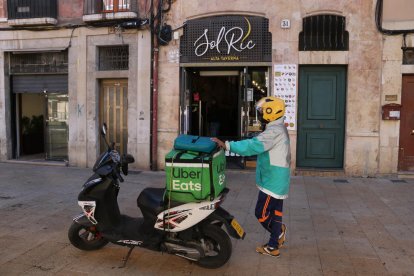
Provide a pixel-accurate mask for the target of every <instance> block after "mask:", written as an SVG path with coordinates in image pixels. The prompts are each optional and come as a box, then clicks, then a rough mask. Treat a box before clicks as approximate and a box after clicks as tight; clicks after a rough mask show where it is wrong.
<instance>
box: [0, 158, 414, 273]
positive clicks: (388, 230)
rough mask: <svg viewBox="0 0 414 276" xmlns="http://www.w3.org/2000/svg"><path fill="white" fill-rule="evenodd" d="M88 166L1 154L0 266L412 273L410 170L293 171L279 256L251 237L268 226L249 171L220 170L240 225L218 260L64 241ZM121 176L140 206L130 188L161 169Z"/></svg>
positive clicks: (129, 208) (124, 192)
mask: <svg viewBox="0 0 414 276" xmlns="http://www.w3.org/2000/svg"><path fill="white" fill-rule="evenodd" d="M90 174H91V170H90V169H79V168H67V167H51V166H34V165H26V164H10V163H0V216H1V220H0V275H209V274H211V275H414V215H413V212H414V180H405V181H401V180H400V181H391V180H392V179H391V180H390V179H385V178H347V179H343V178H342V179H335V178H321V177H292V185H291V191H290V197H289V199H287V200H286V201H285V208H284V221H285V222H286V224H287V225H288V235H287V242H286V247H285V248H283V249H282V250H281V257H280V258H279V259H274V258H270V257H267V256H262V255H259V254H257V253H256V252H255V246H256V245H258V244H263V243H265V242H266V240H267V238H268V234H266V233H265V231H264V230H263V229H262V227H261V226H260V225H259V223H258V222H257V221H256V219H255V217H254V206H255V201H256V197H257V188H256V187H255V185H254V173H253V172H244V171H243V172H240V171H228V173H227V178H228V187H229V188H230V193H229V195H228V197H227V199H226V202H225V203H224V208H225V209H227V210H228V211H229V212H230V213H232V214H233V215H235V217H236V218H237V219H238V221H239V222H240V223H241V224H242V226H243V227H244V228H245V230H246V232H247V236H246V239H245V240H243V241H236V240H234V239H233V240H232V242H233V254H232V257H231V258H230V260H229V262H228V263H227V264H226V265H225V266H223V267H222V268H220V269H216V270H207V269H202V268H200V267H198V266H196V265H194V264H191V263H190V262H189V261H187V260H185V259H182V258H179V257H176V256H172V255H168V254H161V253H158V252H152V251H149V250H145V249H141V248H137V249H134V251H133V253H132V255H131V258H130V259H129V261H128V264H127V266H126V267H125V268H119V266H120V265H121V263H122V258H123V257H124V256H125V255H126V253H127V248H125V247H120V246H116V245H108V246H106V247H104V248H103V249H101V250H98V251H94V252H83V251H80V250H78V249H76V248H74V247H73V246H72V245H71V244H70V243H69V241H68V238H67V230H68V228H69V225H70V224H71V219H72V216H73V215H76V214H78V213H80V208H79V207H78V206H77V194H78V193H79V191H80V188H81V185H82V183H83V182H84V181H85V180H86V179H87V178H88V177H89V175H90ZM125 178H126V181H125V182H124V183H122V185H121V191H120V195H119V204H120V208H121V210H122V212H124V213H126V214H128V215H130V216H139V215H140V211H139V210H138V209H137V207H136V198H137V196H138V194H139V193H140V191H141V190H142V189H143V188H145V187H148V186H154V187H162V186H163V185H164V179H165V178H164V174H163V172H142V173H134V174H130V175H129V176H128V177H125Z"/></svg>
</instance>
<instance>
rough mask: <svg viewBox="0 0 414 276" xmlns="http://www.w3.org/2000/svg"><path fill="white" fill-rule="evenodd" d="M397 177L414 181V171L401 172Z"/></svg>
mask: <svg viewBox="0 0 414 276" xmlns="http://www.w3.org/2000/svg"><path fill="white" fill-rule="evenodd" d="M397 175H398V178H408V179H414V172H413V171H401V172H398V173H397Z"/></svg>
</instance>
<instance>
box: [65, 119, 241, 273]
mask: <svg viewBox="0 0 414 276" xmlns="http://www.w3.org/2000/svg"><path fill="white" fill-rule="evenodd" d="M106 132H107V127H106V124H103V126H102V131H101V135H102V137H103V138H104V139H103V140H104V141H105V143H106V145H107V146H108V150H107V151H105V152H104V153H102V154H101V156H100V157H99V158H98V159H97V161H96V163H95V165H94V166H93V172H94V174H93V175H92V176H91V177H90V178H89V179H88V180H87V181H86V182H85V184H83V187H82V191H81V192H80V193H79V196H78V204H79V206H80V207H81V208H82V211H83V213H81V214H80V215H78V216H76V217H74V218H73V222H72V225H71V226H70V228H69V231H68V237H69V240H70V242H71V244H72V245H73V246H75V247H76V248H78V249H81V250H87V251H89V250H97V249H100V248H102V247H104V246H105V245H106V244H108V242H111V243H114V244H117V245H123V246H127V247H129V248H130V249H129V251H128V253H127V255H126V257H125V258H124V262H123V265H122V266H121V267H124V266H125V265H126V263H127V260H128V258H129V256H130V254H131V251H132V250H133V249H134V248H135V247H136V246H139V247H143V248H147V249H150V250H154V251H161V252H167V253H169V254H174V255H177V256H179V257H182V258H185V259H188V260H190V261H192V262H194V263H196V264H197V265H199V266H201V267H205V268H218V267H220V266H222V265H224V264H225V263H226V262H227V261H228V260H229V258H230V256H231V252H232V243H231V240H230V237H229V235H230V236H231V237H233V238H235V239H244V237H245V235H246V233H245V231H244V230H243V228H242V227H241V226H240V224H239V223H238V222H237V220H236V219H234V217H233V216H232V215H231V214H229V213H228V212H227V211H226V210H224V209H223V208H222V207H220V205H221V204H222V203H223V201H224V200H225V198H226V195H227V193H228V192H229V190H228V189H227V188H225V189H224V190H223V191H222V192H221V194H219V196H218V197H216V198H214V199H213V200H205V201H201V202H196V203H180V202H174V201H171V200H168V199H167V198H166V197H165V196H164V194H165V189H164V188H145V189H144V190H143V191H142V192H141V193H140V195H139V196H138V198H137V206H138V207H139V208H140V209H141V212H142V215H143V217H137V218H133V217H129V216H127V215H123V214H121V212H120V210H119V207H118V202H117V196H118V193H119V189H120V182H123V181H124V179H123V177H122V176H121V172H122V173H123V174H124V175H127V174H128V164H130V163H133V162H134V161H135V160H134V157H133V156H132V155H130V154H125V155H123V156H120V155H119V153H118V152H117V151H116V150H115V148H114V144H112V145H111V146H110V145H109V144H108V142H107V140H106Z"/></svg>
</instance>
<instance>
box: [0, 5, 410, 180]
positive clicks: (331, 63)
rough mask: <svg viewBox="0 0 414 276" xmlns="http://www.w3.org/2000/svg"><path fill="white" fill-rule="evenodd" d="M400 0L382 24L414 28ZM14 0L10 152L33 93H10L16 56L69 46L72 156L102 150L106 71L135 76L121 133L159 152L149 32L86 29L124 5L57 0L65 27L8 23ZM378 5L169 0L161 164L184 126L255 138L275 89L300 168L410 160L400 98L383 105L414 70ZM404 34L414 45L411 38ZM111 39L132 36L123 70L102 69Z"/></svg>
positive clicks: (5, 88) (387, 167) (7, 50)
mask: <svg viewBox="0 0 414 276" xmlns="http://www.w3.org/2000/svg"><path fill="white" fill-rule="evenodd" d="M404 1H405V0H398V1H390V0H384V1H383V5H384V12H383V17H382V22H381V24H382V25H383V26H384V28H385V29H390V28H391V29H393V28H396V29H401V28H402V29H414V27H413V26H414V24H413V19H414V18H410V16H411V15H412V14H413V13H412V12H409V11H410V10H411V11H412V10H413V7H412V6H414V5H412V4H410V3H409V2H410V1H405V2H404ZM6 2H7V1H0V28H2V29H1V31H0V158H1V160H9V159H14V158H18V156H16V144H19V143H21V142H19V138H16V135H17V136H18V135H19V134H16V133H18V132H16V121H18V119H17V118H19V117H18V116H21V114H20V115H13V114H19V113H18V111H16V107H17V109H18V107H19V105H18V103H19V102H18V101H17V102H16V99H15V97H16V96H15V95H20V97H23V98H24V96H21V95H23V94H25V93H24V91H21V92H17V93H14V92H13V89H14V88H13V87H15V85H17V84H14V83H13V80H14V79H19V77H14V73H13V72H10V70H11V69H10V68H12V66H10V64H9V63H10V62H11V61H12V60H13V58H11V57H12V56H14V55H19V54H25V53H26V54H27V53H33V52H48V53H51V52H59V51H60V52H62V51H67V68H68V69H67V72H66V73H65V74H67V76H68V89H67V90H68V91H67V94H68V114H69V117H68V125H69V134H68V161H69V164H70V165H74V166H92V165H93V162H94V160H95V159H96V156H97V155H98V153H99V151H100V141H99V136H98V133H99V125H100V123H101V121H102V120H104V119H102V118H101V117H102V116H107V115H101V112H103V111H102V108H103V106H105V104H103V105H102V101H104V99H102V97H103V96H102V95H103V93H105V92H104V91H103V90H102V89H104V88H103V87H106V86H105V85H106V84H107V82H105V80H121V81H125V80H126V81H127V91H128V92H127V95H128V96H127V104H126V106H127V111H126V114H127V115H126V118H127V140H126V141H127V142H124V143H126V144H127V148H128V152H130V153H132V154H133V155H134V156H136V157H137V158H136V159H137V163H136V164H135V167H136V168H139V169H149V168H150V165H151V164H150V163H151V154H153V153H152V151H151V139H152V138H151V135H150V133H151V120H152V119H153V117H151V106H150V105H151V103H152V102H151V97H152V94H151V93H152V91H151V79H152V76H151V69H150V68H151V33H150V31H149V29H148V28H139V29H116V28H111V27H102V26H101V27H98V26H95V27H91V22H90V21H89V22H88V20H92V22H94V21H95V20H98V21H99V20H102V21H105V22H107V19H108V18H109V21H111V20H112V19H114V18H116V16H115V15H113V17H111V16H112V15H110V16H109V15H108V14H109V13H105V16H104V17H102V16H101V15H99V14H102V13H99V12H98V13H97V14H98V15H97V16H96V14H95V16H94V15H93V14H92V16H91V14H89V13H88V14H87V13H85V5H86V3H87V2H90V1H86V0H85V1H81V0H78V1H64V0H61V1H58V4H59V5H58V9H59V12H58V15H57V18H56V20H57V23H55V25H54V26H61V27H62V28H56V29H53V30H44V31H36V32H33V31H27V30H23V26H22V25H20V26H19V25H17V26H14V27H10V24H11V23H13V22H10V18H8V14H7V7H6V5H5V3H6ZM104 2H105V1H104ZM116 2H118V1H116ZM164 2H165V3H168V2H169V1H164ZM391 2H392V3H391ZM111 3H112V2H111ZM150 3H151V1H149V0H148V1H137V7H138V9H137V10H136V18H140V19H145V18H146V17H148V7H149V5H150ZM157 3H158V2H157V1H155V5H156V4H157ZM377 3H378V1H377V0H367V1H365V0H364V1H361V0H355V1H349V0H335V1H331V0H318V1H316V0H314V1H313V0H310V1H308V0H307V1H303V0H280V1H275V0H263V1H249V0H237V1H236V0H234V1H216V0H209V1H202V0H174V1H171V8H170V9H169V11H168V12H166V13H165V14H163V16H162V18H161V21H162V22H161V23H162V24H164V25H170V26H171V29H172V30H171V40H170V41H168V40H169V39H167V41H164V39H163V38H161V40H159V41H160V42H161V44H166V45H162V46H160V47H159V60H158V64H159V70H158V74H157V76H158V82H157V84H158V93H157V95H158V98H157V103H158V109H157V112H156V114H157V115H156V116H157V117H156V120H157V123H158V127H157V130H156V133H157V142H156V151H155V152H156V155H157V156H156V158H155V160H157V162H158V164H156V165H157V166H156V167H158V168H159V169H163V167H164V156H165V155H166V153H167V152H168V151H169V150H170V149H171V147H172V145H173V141H174V139H175V137H176V136H177V135H178V134H180V133H187V134H194V135H206V136H218V137H221V138H223V139H231V140H238V139H242V138H246V137H252V136H254V135H256V134H257V133H258V131H259V130H260V127H261V126H260V124H259V123H258V122H257V118H256V117H255V115H256V114H255V112H254V109H253V105H254V102H255V101H256V100H257V99H258V98H260V97H261V96H265V95H277V96H281V97H284V98H285V99H286V100H287V101H288V102H287V103H288V104H289V107H288V111H289V114H287V116H288V118H287V122H288V127H289V134H290V138H291V149H292V168H293V169H294V171H295V172H296V173H308V172H310V173H313V172H315V171H316V172H321V173H323V174H325V175H332V174H334V175H349V176H375V175H379V174H395V173H397V172H399V171H411V170H414V168H410V166H408V167H407V166H406V167H401V166H400V163H399V158H401V156H402V153H401V151H402V150H401V147H400V144H401V142H400V136H401V135H400V120H398V119H397V117H396V116H397V115H396V114H397V113H398V112H400V109H399V108H400V107H399V106H387V108H391V109H392V110H391V113H390V114H391V115H392V116H391V119H390V117H387V118H385V119H384V118H383V109H384V108H383V106H384V105H387V104H402V106H403V108H404V103H402V101H401V96H402V90H403V82H404V78H405V77H404V76H406V75H407V76H409V75H410V74H414V68H413V67H412V65H403V64H402V63H403V54H402V50H401V47H402V46H404V45H403V44H402V35H395V36H389V35H386V34H383V33H381V32H379V30H378V28H377V26H376V21H375V17H376V5H377ZM107 4H108V5H109V2H108V3H107ZM78 7H83V8H82V9H79V8H78ZM398 7H402V8H401V10H402V11H398V10H396V8H398ZM128 9H129V7H128ZM82 11H83V12H82ZM85 16H86V17H85ZM99 16H101V17H99ZM108 16H109V17H108ZM123 16H127V17H128V16H130V14H129V13H128V14H127V15H126V14H123ZM103 19H105V20H103ZM124 19H125V20H126V21H127V20H128V18H124ZM85 20H86V21H85ZM125 20H124V21H125ZM20 24H23V23H20ZM70 24H72V27H73V26H74V25H77V26H78V27H76V28H72V27H71V25H70ZM92 25H93V24H92ZM7 28H14V30H6V29H7ZM166 30H167V32H168V28H167V29H166ZM167 37H168V34H167ZM404 37H405V43H406V44H405V46H408V48H410V47H411V46H412V45H413V43H414V42H413V40H412V35H411V34H410V33H407V34H406V35H405V36H404ZM164 38H165V37H164ZM164 42H165V43H164ZM111 45H112V46H114V45H115V46H119V45H128V47H129V48H128V49H129V58H128V65H129V66H128V69H127V70H125V69H124V70H109V71H108V70H99V66H98V65H99V55H100V51H101V49H102V47H104V46H111ZM259 48H260V50H259ZM13 68H14V67H13ZM17 75H19V74H17ZM23 75H24V74H23ZM113 85H115V86H116V83H113ZM119 85H121V86H122V83H121V84H119ZM282 88H283V90H281V89H282ZM19 93H20V94H19ZM13 95H14V96H13ZM388 111H389V110H388ZM388 111H387V112H388ZM16 112H17V113H16ZM407 112H408V113H404V111H403V110H401V113H398V114H401V116H409V115H404V114H410V112H411V111H407ZM390 114H388V115H390ZM16 116H17V117H16ZM108 116H109V115H108ZM100 118H101V119H100ZM105 118H109V117H105ZM413 127H414V126H413ZM13 139H14V140H13ZM20 139H21V138H20ZM118 140H119V139H118ZM13 141H14V142H13ZM406 152H408V150H406ZM228 155H229V158H228V160H229V163H232V162H233V165H234V166H235V167H244V166H247V167H249V166H254V158H245V159H242V158H241V157H238V156H231V154H230V153H228ZM407 156H408V155H407ZM408 157H409V156H408ZM408 157H407V158H408ZM408 159H409V158H408ZM408 159H407V160H408Z"/></svg>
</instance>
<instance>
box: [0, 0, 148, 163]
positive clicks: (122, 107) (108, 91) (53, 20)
mask: <svg viewBox="0 0 414 276" xmlns="http://www.w3.org/2000/svg"><path fill="white" fill-rule="evenodd" d="M141 2H142V3H141ZM141 2H140V1H135V0H134V1H129V0H128V1H103V2H102V1H94V0H87V1H83V0H77V1H66V0H59V1H57V0H54V1H53V0H52V1H50V0H46V1H43V0H42V1H26V2H25V3H23V2H21V1H20V2H19V1H6V0H4V1H0V17H1V20H0V28H1V31H0V83H1V85H0V122H1V123H0V158H1V160H14V159H17V160H29V161H31V160H37V161H39V160H41V159H45V158H46V159H48V160H61V161H62V160H64V161H67V162H68V163H69V165H71V166H80V167H87V166H88V167H91V166H93V164H94V162H95V160H96V157H97V155H99V153H100V151H101V149H102V148H101V147H102V145H101V144H103V142H102V141H100V140H99V137H100V136H99V133H100V125H101V123H102V122H103V121H106V120H107V119H108V120H112V121H114V122H115V121H118V123H119V124H120V127H118V129H116V130H115V131H116V132H117V134H116V135H118V136H122V137H117V136H112V137H110V140H111V141H115V142H116V143H117V146H119V144H120V143H124V144H127V147H128V151H129V152H130V153H132V154H133V155H134V156H136V162H135V164H134V166H135V167H137V168H141V169H149V151H148V149H149V144H150V134H149V133H150V105H149V103H150V95H149V91H150V75H149V70H150V69H149V68H150V64H151V58H150V56H151V48H150V47H151V36H150V31H149V30H148V28H141V29H138V28H134V29H121V28H116V26H117V25H118V24H120V23H122V22H134V21H135V20H137V19H139V18H143V17H144V15H145V11H146V10H147V9H148V7H146V3H144V1H141ZM7 3H9V4H10V5H11V6H9V7H7ZM22 3H23V4H22ZM99 3H104V6H97V5H98V4H99ZM35 5H43V6H38V7H36V6H35ZM118 5H119V6H118ZM53 6H57V11H55V13H54V12H53V11H52V8H51V7H53ZM13 11H17V14H13ZM19 11H20V12H21V13H22V14H21V15H19ZM40 11H44V13H42V14H36V13H37V12H40ZM111 16H112V17H111ZM118 17H120V18H121V19H122V20H121V21H120V20H117V18H118ZM56 73H59V75H57V74H56ZM56 76H62V78H61V80H60V81H61V82H60V83H57V81H58V80H57V78H56ZM46 79H47V81H45V80H46ZM25 82H26V83H25ZM27 82H32V83H31V84H30V83H29V84H27ZM42 85H43V86H42ZM37 86H39V87H37ZM104 95H105V96H104ZM106 96H107V98H105V97H106ZM107 99H108V101H107ZM103 109H105V111H104V110H103ZM33 116H34V117H33ZM103 116H105V118H102V117H103ZM26 118H28V119H26ZM32 118H33V119H32ZM35 118H43V123H44V125H43V127H41V128H42V130H41V132H42V133H41V134H40V138H39V139H41V140H42V141H41V142H40V144H44V145H39V146H36V145H35V144H34V143H33V136H31V137H30V136H29V138H26V137H27V136H28V135H29V134H28V135H26V132H30V129H26V125H25V120H29V121H30V120H31V122H33V120H34V119H35ZM114 118H116V119H114ZM114 124H115V123H114ZM109 128H111V126H109ZM42 136H43V137H42ZM26 139H27V140H31V141H32V142H31V144H30V143H25V140H26Z"/></svg>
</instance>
